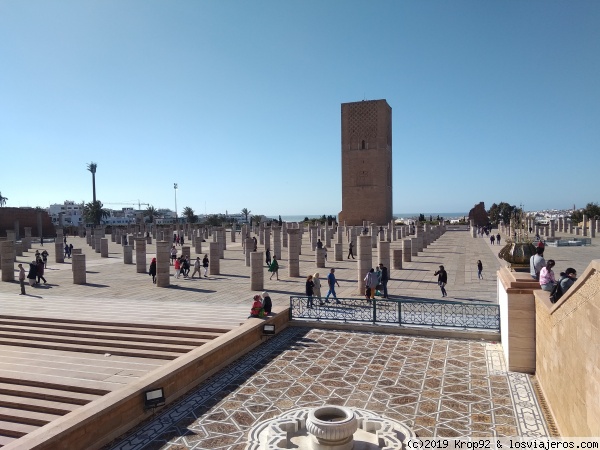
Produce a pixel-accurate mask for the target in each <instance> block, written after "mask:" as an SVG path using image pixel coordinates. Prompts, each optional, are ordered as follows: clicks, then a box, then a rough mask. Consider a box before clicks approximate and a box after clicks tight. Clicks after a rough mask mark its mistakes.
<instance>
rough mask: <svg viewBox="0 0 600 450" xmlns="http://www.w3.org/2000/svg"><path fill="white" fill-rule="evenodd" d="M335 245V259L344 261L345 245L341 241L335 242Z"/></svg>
mask: <svg viewBox="0 0 600 450" xmlns="http://www.w3.org/2000/svg"><path fill="white" fill-rule="evenodd" d="M333 246H334V249H335V251H334V253H335V260H336V261H343V260H344V246H343V244H341V243H335V244H333Z"/></svg>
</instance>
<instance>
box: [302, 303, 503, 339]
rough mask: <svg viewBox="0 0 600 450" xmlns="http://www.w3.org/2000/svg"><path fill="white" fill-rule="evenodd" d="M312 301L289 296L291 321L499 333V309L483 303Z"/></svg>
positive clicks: (496, 306)
mask: <svg viewBox="0 0 600 450" xmlns="http://www.w3.org/2000/svg"><path fill="white" fill-rule="evenodd" d="M339 301H340V303H336V301H335V299H333V298H330V299H329V302H328V303H327V302H325V298H324V297H321V298H320V299H318V298H313V299H312V306H311V307H309V306H310V305H309V298H308V297H300V296H290V319H312V320H335V321H337V320H340V321H344V322H371V323H381V324H386V323H387V324H397V325H408V326H425V327H450V328H464V329H483V330H490V331H500V308H499V306H498V305H489V304H485V303H463V302H452V301H439V300H415V299H373V300H372V301H371V302H368V301H367V300H366V299H364V298H363V299H358V298H339Z"/></svg>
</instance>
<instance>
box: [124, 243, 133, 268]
mask: <svg viewBox="0 0 600 450" xmlns="http://www.w3.org/2000/svg"><path fill="white" fill-rule="evenodd" d="M123 264H133V247H132V246H131V245H124V246H123Z"/></svg>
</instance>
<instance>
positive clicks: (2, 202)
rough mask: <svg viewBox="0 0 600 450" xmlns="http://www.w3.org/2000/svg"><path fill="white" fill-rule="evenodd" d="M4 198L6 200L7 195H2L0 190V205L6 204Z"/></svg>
mask: <svg viewBox="0 0 600 450" xmlns="http://www.w3.org/2000/svg"><path fill="white" fill-rule="evenodd" d="M6 200H8V197H2V192H0V206H4V205H6Z"/></svg>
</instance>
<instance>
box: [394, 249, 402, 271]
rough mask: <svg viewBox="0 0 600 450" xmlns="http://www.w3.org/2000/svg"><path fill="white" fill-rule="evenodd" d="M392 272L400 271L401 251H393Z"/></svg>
mask: <svg viewBox="0 0 600 450" xmlns="http://www.w3.org/2000/svg"><path fill="white" fill-rule="evenodd" d="M393 264H394V265H393V268H394V270H400V269H402V249H399V248H397V249H394V263H393Z"/></svg>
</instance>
